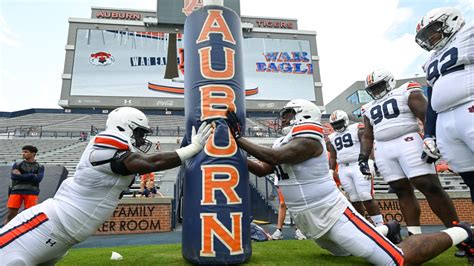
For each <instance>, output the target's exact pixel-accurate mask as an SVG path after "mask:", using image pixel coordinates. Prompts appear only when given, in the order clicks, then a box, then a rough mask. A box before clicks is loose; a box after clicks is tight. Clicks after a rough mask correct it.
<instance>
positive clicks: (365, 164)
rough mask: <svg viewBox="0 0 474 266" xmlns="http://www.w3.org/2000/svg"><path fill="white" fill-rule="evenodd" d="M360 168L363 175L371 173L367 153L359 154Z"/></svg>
mask: <svg viewBox="0 0 474 266" xmlns="http://www.w3.org/2000/svg"><path fill="white" fill-rule="evenodd" d="M359 170H360V172H361V173H362V174H363V175H371V173H370V167H369V157H368V156H367V155H363V154H359Z"/></svg>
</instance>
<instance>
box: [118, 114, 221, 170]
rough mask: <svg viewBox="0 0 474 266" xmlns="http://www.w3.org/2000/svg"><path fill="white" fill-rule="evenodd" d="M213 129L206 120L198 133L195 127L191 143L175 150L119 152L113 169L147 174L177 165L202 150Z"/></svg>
mask: <svg viewBox="0 0 474 266" xmlns="http://www.w3.org/2000/svg"><path fill="white" fill-rule="evenodd" d="M212 129H213V128H212V127H211V124H206V122H204V123H202V124H201V126H200V127H199V130H198V132H197V133H194V131H195V130H194V127H193V134H192V137H191V144H189V145H188V146H186V147H183V148H179V149H177V150H176V151H174V152H158V153H155V154H152V155H143V154H140V153H135V152H130V151H125V152H121V153H118V154H116V158H115V160H112V162H111V168H112V171H113V172H114V173H117V174H122V175H129V174H146V173H150V172H156V171H160V170H166V169H170V168H174V167H177V166H179V165H181V163H182V162H184V161H186V160H187V159H189V158H191V157H193V156H194V155H196V154H197V153H198V152H200V151H201V150H202V148H203V147H204V145H205V144H206V142H207V140H208V139H209V136H210V135H211V133H212V131H213V130H212Z"/></svg>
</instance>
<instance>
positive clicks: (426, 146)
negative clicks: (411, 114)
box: [410, 87, 441, 163]
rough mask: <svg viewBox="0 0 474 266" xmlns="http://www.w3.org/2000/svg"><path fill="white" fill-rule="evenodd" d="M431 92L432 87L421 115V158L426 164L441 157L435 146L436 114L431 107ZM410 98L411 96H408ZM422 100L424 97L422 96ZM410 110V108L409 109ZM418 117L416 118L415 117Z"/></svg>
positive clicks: (429, 89) (429, 88)
mask: <svg viewBox="0 0 474 266" xmlns="http://www.w3.org/2000/svg"><path fill="white" fill-rule="evenodd" d="M432 92H433V88H432V87H428V100H427V101H426V99H425V101H426V104H425V108H426V109H425V113H424V114H423V120H422V121H423V122H424V123H423V127H424V131H425V132H424V133H425V135H424V140H423V153H422V154H421V158H422V159H423V160H426V162H427V163H433V162H435V161H436V160H437V159H439V158H440V157H441V155H440V153H439V150H438V147H437V145H436V137H435V136H436V119H437V118H438V114H437V113H436V112H435V111H434V110H433V108H432V107H431V94H432ZM410 98H411V96H410ZM423 98H424V96H423ZM410 109H411V107H410ZM417 117H418V116H417ZM418 119H420V118H418Z"/></svg>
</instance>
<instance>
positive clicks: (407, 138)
mask: <svg viewBox="0 0 474 266" xmlns="http://www.w3.org/2000/svg"><path fill="white" fill-rule="evenodd" d="M413 140H414V138H413V137H406V138H405V141H406V142H409V141H413Z"/></svg>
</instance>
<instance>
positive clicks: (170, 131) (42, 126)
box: [0, 112, 276, 138]
mask: <svg viewBox="0 0 474 266" xmlns="http://www.w3.org/2000/svg"><path fill="white" fill-rule="evenodd" d="M148 118H149V120H150V125H151V127H152V129H153V132H154V133H153V134H154V135H157V136H182V135H183V134H184V130H185V123H186V120H185V117H184V116H183V115H156V114H150V115H148ZM106 120H107V114H78V113H74V114H71V113H41V112H38V113H32V114H25V115H18V116H15V117H11V118H9V117H0V133H4V134H8V136H21V137H27V136H29V137H70V138H75V137H79V134H80V132H87V133H92V132H94V131H101V130H104V129H105V122H106ZM261 120H262V118H247V119H246V132H247V134H248V135H250V136H259V137H268V136H274V135H275V134H276V131H275V129H276V128H275V125H273V124H272V125H270V124H271V123H270V122H269V123H264V122H259V121H261ZM267 120H269V121H273V122H274V121H275V119H274V118H271V119H269V118H267ZM269 125H270V126H269Z"/></svg>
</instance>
